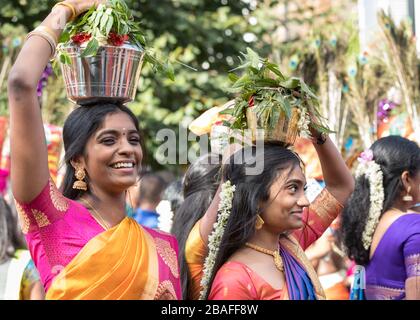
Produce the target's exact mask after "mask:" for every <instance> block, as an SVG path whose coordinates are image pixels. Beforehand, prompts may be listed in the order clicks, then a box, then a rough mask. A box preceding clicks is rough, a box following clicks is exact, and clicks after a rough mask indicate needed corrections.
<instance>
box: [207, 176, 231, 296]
mask: <svg viewBox="0 0 420 320" xmlns="http://www.w3.org/2000/svg"><path fill="white" fill-rule="evenodd" d="M234 192H235V186H234V185H232V184H231V182H230V181H229V180H228V181H226V182H225V183H223V184H222V191H221V192H220V203H219V207H218V216H217V221H216V222H215V223H214V225H213V232H212V233H211V234H210V236H209V241H208V247H209V253H208V255H207V257H206V260H205V262H204V270H203V278H202V279H201V283H200V285H201V288H202V289H201V291H200V300H204V299H205V298H206V295H207V292H208V290H209V284H210V277H211V274H212V271H213V268H214V263H215V259H216V256H217V253H218V252H219V247H220V242H221V241H222V237H223V233H224V232H225V227H226V224H227V221H228V219H229V215H230V211H231V209H232V200H233V195H234Z"/></svg>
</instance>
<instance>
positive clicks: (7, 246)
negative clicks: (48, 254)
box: [0, 197, 25, 264]
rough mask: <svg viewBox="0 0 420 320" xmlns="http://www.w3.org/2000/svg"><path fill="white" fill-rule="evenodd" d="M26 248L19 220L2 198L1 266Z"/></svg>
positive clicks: (0, 226) (0, 212) (0, 201)
mask: <svg viewBox="0 0 420 320" xmlns="http://www.w3.org/2000/svg"><path fill="white" fill-rule="evenodd" d="M24 248H25V242H24V240H23V238H22V234H21V233H20V232H19V228H18V223H17V219H16V217H15V215H14V214H13V212H12V210H11V208H10V206H9V205H8V204H7V202H6V201H5V200H4V199H3V198H2V197H0V264H2V263H4V262H6V261H7V260H9V259H11V258H13V257H14V255H15V252H16V250H18V249H24Z"/></svg>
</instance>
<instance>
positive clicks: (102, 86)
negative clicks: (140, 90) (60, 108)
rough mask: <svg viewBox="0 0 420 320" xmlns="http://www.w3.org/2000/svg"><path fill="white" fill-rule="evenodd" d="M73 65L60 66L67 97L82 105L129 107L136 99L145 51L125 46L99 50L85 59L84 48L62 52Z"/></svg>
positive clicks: (71, 48)
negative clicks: (115, 104) (130, 102)
mask: <svg viewBox="0 0 420 320" xmlns="http://www.w3.org/2000/svg"><path fill="white" fill-rule="evenodd" d="M62 50H64V51H65V52H66V53H67V54H68V55H69V57H70V60H71V64H61V71H62V74H63V78H64V82H65V85H66V90H67V97H68V99H69V100H71V101H72V102H74V103H77V104H80V105H86V104H91V103H94V102H98V101H108V102H116V103H126V102H129V101H132V100H133V99H134V97H135V94H136V90H137V85H138V81H139V78H140V72H141V67H142V64H143V58H144V49H143V48H139V47H138V46H136V45H133V44H130V43H128V42H125V43H124V44H123V45H122V46H112V45H104V46H100V47H99V49H98V51H97V54H96V55H95V56H90V57H82V51H83V48H82V47H80V46H78V45H74V44H70V45H68V46H65V47H63V48H62Z"/></svg>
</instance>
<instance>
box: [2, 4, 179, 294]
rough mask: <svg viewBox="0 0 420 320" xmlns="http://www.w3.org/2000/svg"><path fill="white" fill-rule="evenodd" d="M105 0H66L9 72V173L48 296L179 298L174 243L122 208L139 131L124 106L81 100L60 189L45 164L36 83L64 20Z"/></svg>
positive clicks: (136, 166)
mask: <svg viewBox="0 0 420 320" xmlns="http://www.w3.org/2000/svg"><path fill="white" fill-rule="evenodd" d="M101 2H103V1H97V0H96V1H94V0H67V1H64V2H62V3H60V4H59V5H57V6H55V7H54V9H53V10H52V12H51V13H50V14H49V15H48V17H47V18H46V19H45V20H44V21H43V22H42V23H41V28H37V29H35V31H34V32H32V33H31V34H30V36H28V38H27V41H26V43H25V45H24V46H23V48H22V50H21V52H20V53H19V56H18V58H17V60H16V63H15V64H14V66H13V68H12V70H11V71H10V75H9V83H8V93H9V106H10V118H11V119H10V123H11V128H10V129H11V132H10V134H11V157H12V159H13V160H12V162H11V165H12V167H11V177H12V186H13V193H14V196H15V199H16V206H17V208H18V211H19V215H20V221H21V226H22V230H23V232H24V233H25V235H26V240H27V242H28V247H29V250H30V252H31V255H32V258H33V260H34V262H35V265H36V267H37V269H38V270H39V273H40V276H41V280H42V282H43V284H44V287H45V289H46V292H47V299H179V298H181V289H180V282H179V271H178V262H177V250H178V249H177V243H176V240H175V238H174V237H173V236H171V235H169V234H164V233H161V232H158V231H153V230H151V229H147V228H142V227H141V226H140V225H139V224H137V223H136V222H135V221H134V220H133V219H131V218H128V217H127V216H126V210H125V209H126V208H125V207H126V204H125V198H126V197H125V196H126V191H127V189H128V188H129V187H130V186H132V185H134V184H135V183H136V181H137V179H138V175H139V172H140V169H141V162H142V158H143V155H142V148H141V136H140V130H139V126H138V122H137V119H136V117H135V115H134V114H133V113H132V112H131V111H130V110H129V109H128V108H127V107H125V106H123V105H117V104H112V103H102V104H97V105H91V106H83V107H79V108H76V109H75V110H74V111H73V112H72V113H71V114H70V115H69V117H68V119H67V120H66V122H65V125H64V129H63V139H64V146H65V151H66V155H65V161H66V165H67V171H66V176H65V178H64V182H63V187H62V190H63V192H60V191H58V189H57V187H56V186H55V184H54V183H53V181H52V180H51V178H50V176H49V170H48V159H47V149H46V143H45V135H44V131H43V125H42V118H41V110H40V106H39V103H38V99H37V83H38V81H39V78H40V77H41V75H42V72H43V70H44V68H45V66H46V65H47V63H48V60H49V59H50V56H51V54H52V51H53V49H54V48H53V46H51V45H50V42H51V39H53V40H54V39H55V40H56V39H57V38H58V37H59V36H60V33H61V31H62V30H61V29H59V28H60V26H61V27H64V25H63V23H62V22H63V21H64V22H65V21H68V20H69V19H70V17H71V16H73V17H74V16H75V15H78V14H80V13H82V12H84V11H86V10H87V9H89V8H90V7H91V6H93V5H97V4H98V3H101Z"/></svg>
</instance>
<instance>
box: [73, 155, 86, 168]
mask: <svg viewBox="0 0 420 320" xmlns="http://www.w3.org/2000/svg"><path fill="white" fill-rule="evenodd" d="M70 164H71V166H72V167H73V168H74V169H77V168H83V169H85V168H86V166H85V161H84V159H83V157H82V156H78V157H76V158H74V159H72V160H70Z"/></svg>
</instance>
